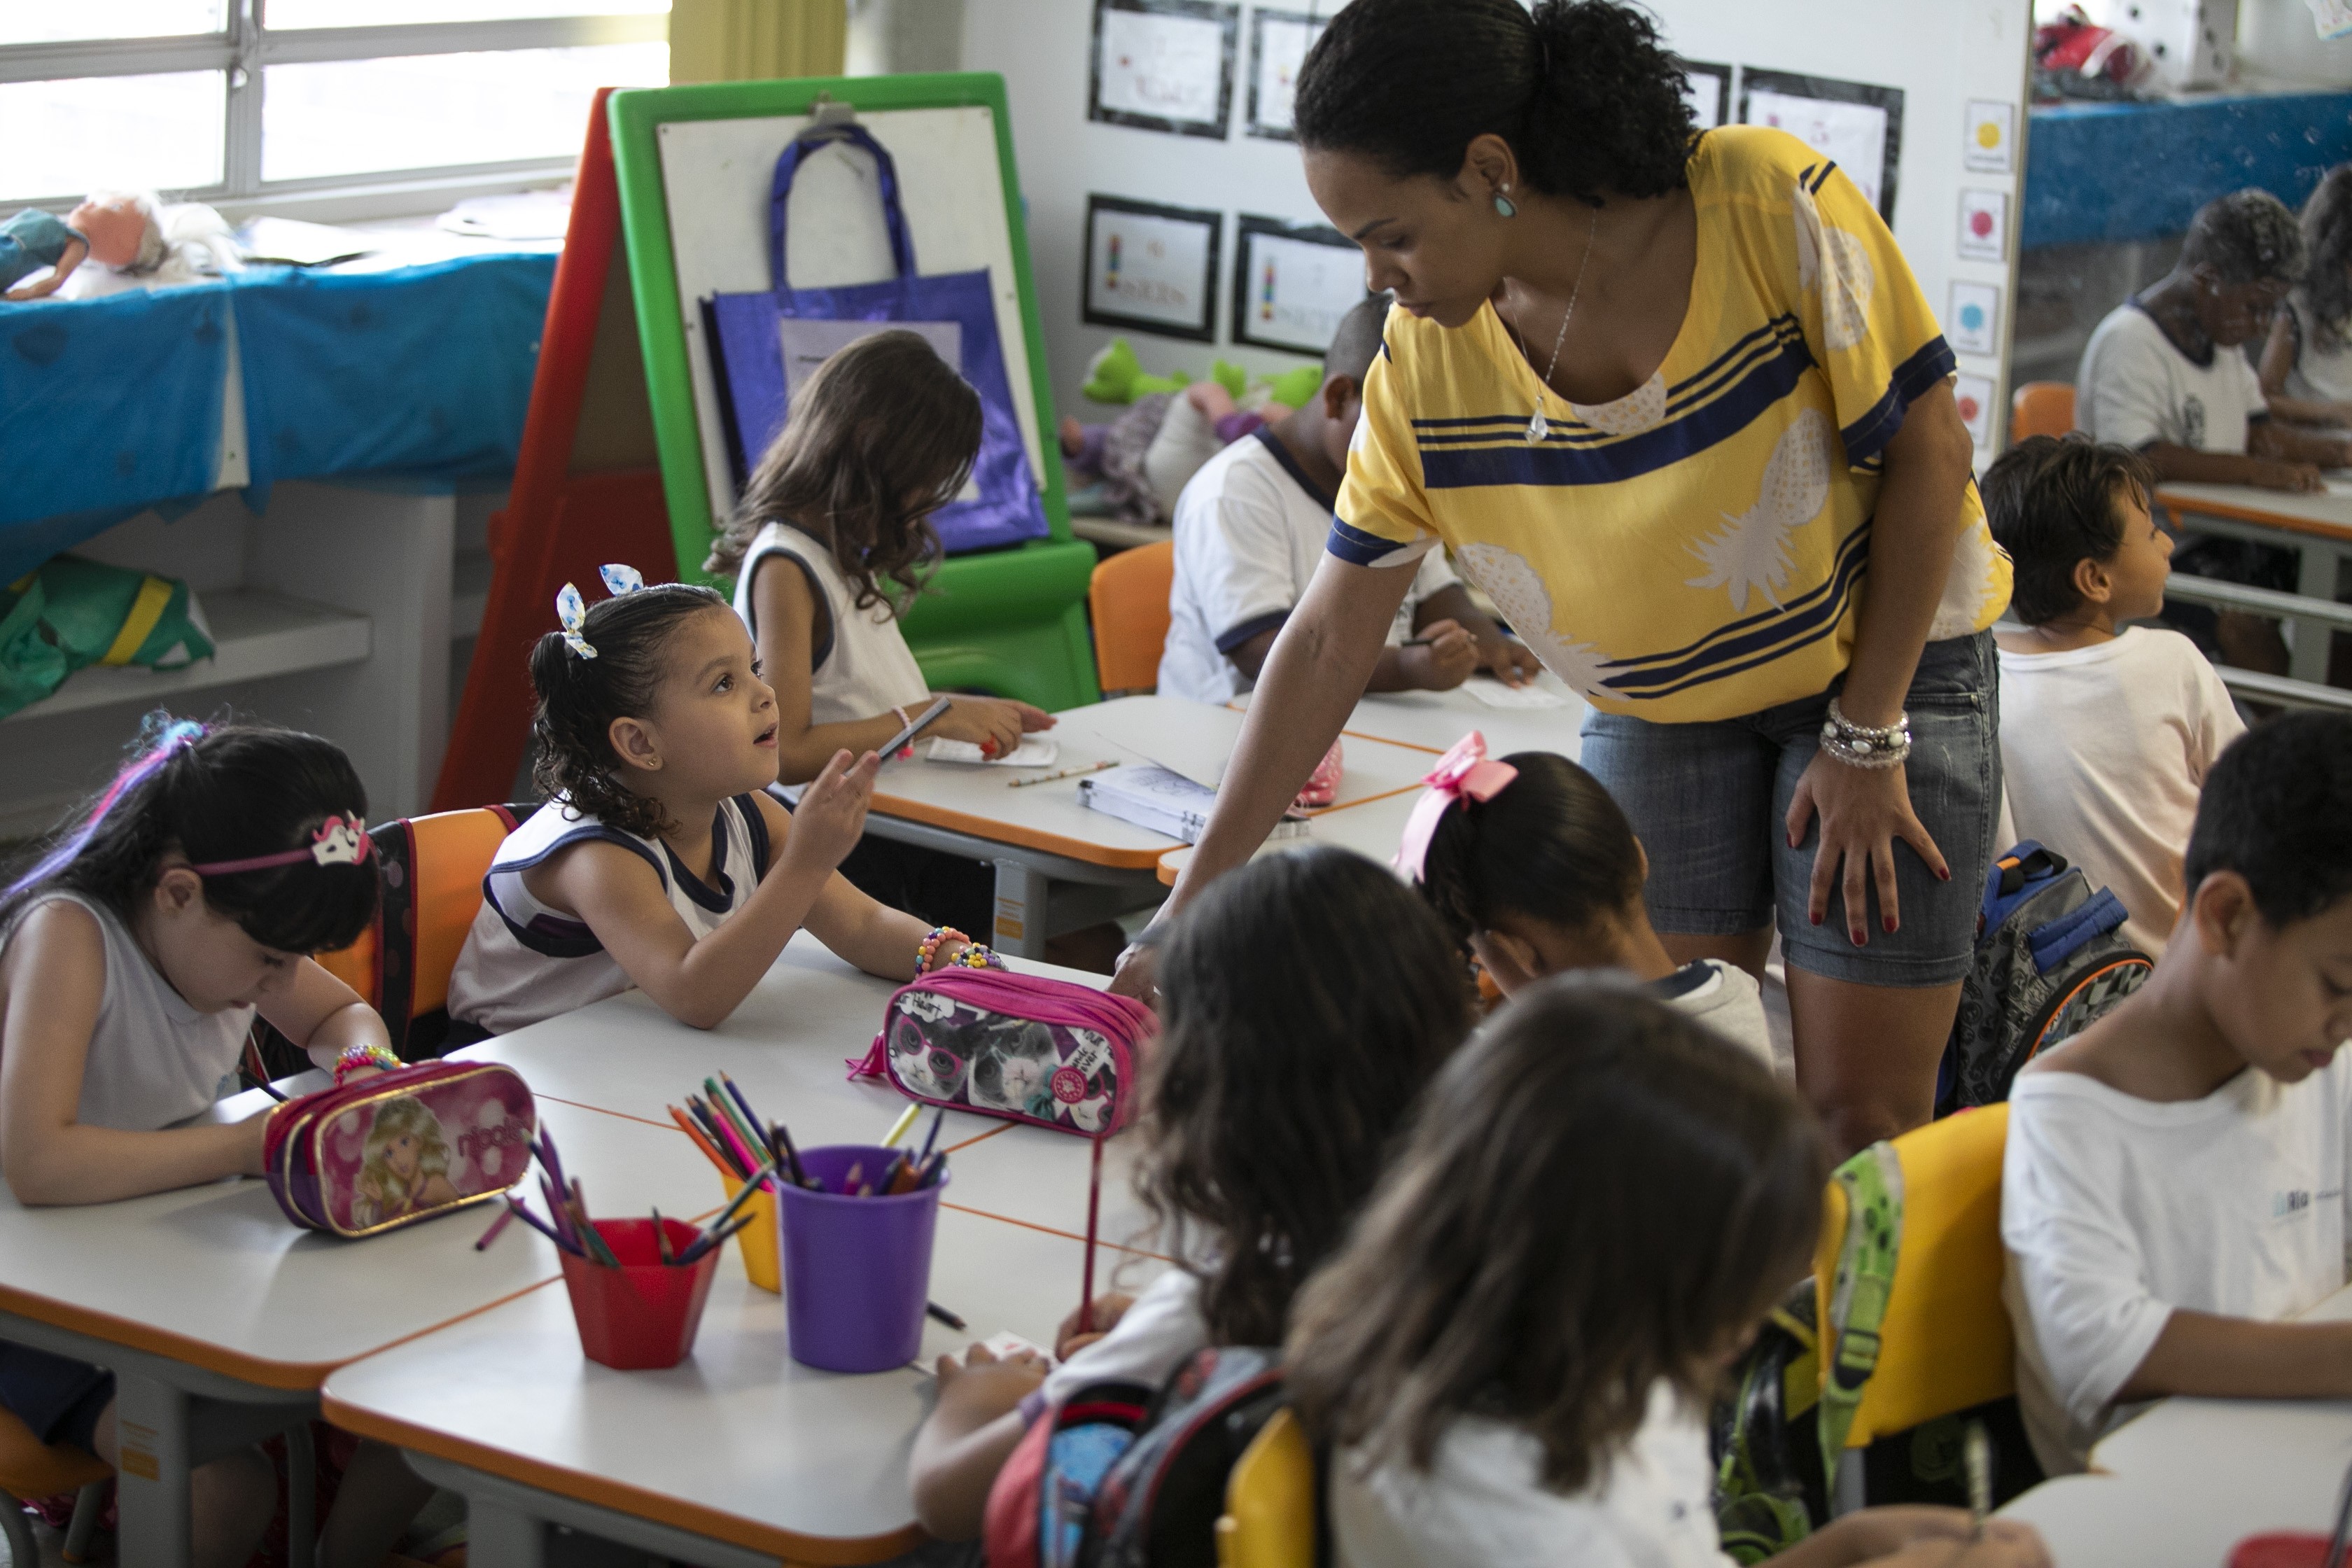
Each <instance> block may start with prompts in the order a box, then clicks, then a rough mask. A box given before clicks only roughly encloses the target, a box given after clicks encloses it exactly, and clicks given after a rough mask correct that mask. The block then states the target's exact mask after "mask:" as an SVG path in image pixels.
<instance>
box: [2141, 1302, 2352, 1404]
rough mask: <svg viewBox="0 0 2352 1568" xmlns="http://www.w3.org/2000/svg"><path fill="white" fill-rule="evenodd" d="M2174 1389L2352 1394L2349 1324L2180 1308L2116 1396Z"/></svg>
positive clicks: (2225, 1395)
mask: <svg viewBox="0 0 2352 1568" xmlns="http://www.w3.org/2000/svg"><path fill="white" fill-rule="evenodd" d="M2167 1394H2200V1395H2203V1396H2205V1397H2208V1398H2218V1399H2345V1398H2352V1322H2336V1323H2265V1322H2260V1321H2255V1320H2254V1319H2252V1318H2225V1317H2222V1316H2221V1315H2219V1314H2217V1313H2213V1312H2191V1311H2189V1310H2186V1309H2183V1308H2179V1307H2175V1308H2174V1309H2173V1310H2172V1313H2171V1315H2170V1316H2169V1317H2168V1318H2166V1319H2165V1321H2164V1331H2163V1332H2162V1333H2159V1334H2158V1335H2157V1336H2156V1343H2155V1344H2153V1345H2151V1346H2149V1347H2148V1352H2147V1356H2146V1357H2145V1358H2143V1359H2142V1360H2141V1362H2140V1363H2139V1366H2138V1367H2137V1369H2136V1370H2135V1371H2134V1372H2133V1373H2132V1374H2131V1376H2130V1377H2129V1378H2128V1379H2126V1381H2125V1383H2124V1385H2123V1387H2122V1388H2121V1389H2120V1390H2118V1391H2117V1392H2116V1401H2117V1402H2118V1403H2129V1402H2131V1401H2134V1400H2139V1399H2158V1398H2161V1397H2163V1396H2165V1395H2167Z"/></svg>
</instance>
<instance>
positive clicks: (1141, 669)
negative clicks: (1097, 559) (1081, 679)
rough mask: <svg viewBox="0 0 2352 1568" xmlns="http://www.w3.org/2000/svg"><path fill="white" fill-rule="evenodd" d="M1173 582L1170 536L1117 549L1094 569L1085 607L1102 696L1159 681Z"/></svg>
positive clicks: (1173, 556)
mask: <svg viewBox="0 0 2352 1568" xmlns="http://www.w3.org/2000/svg"><path fill="white" fill-rule="evenodd" d="M1175 581H1176V544H1175V542H1174V541H1173V540H1161V541H1160V542H1157V543H1153V544H1146V545H1142V546H1140V547H1139V548H1137V549H1134V550H1122V551H1120V552H1118V554H1116V555H1112V556H1108V557H1106V558H1105V559H1104V560H1103V561H1102V562H1101V563H1099V564H1097V566H1096V567H1095V574H1094V577H1093V579H1092V581H1090V582H1089V583H1088V584H1087V613H1088V614H1089V615H1091V616H1093V617H1094V623H1095V670H1096V675H1097V683H1098V684H1099V685H1100V686H1101V687H1102V693H1103V695H1104V696H1105V697H1111V696H1115V695H1117V694H1118V693H1120V692H1128V691H1150V690H1151V689H1153V688H1155V687H1157V686H1158V685H1159V684H1160V647H1161V645H1163V644H1165V643H1166V642H1167V640H1168V590H1169V589H1170V588H1171V586H1173V585H1174V584H1175Z"/></svg>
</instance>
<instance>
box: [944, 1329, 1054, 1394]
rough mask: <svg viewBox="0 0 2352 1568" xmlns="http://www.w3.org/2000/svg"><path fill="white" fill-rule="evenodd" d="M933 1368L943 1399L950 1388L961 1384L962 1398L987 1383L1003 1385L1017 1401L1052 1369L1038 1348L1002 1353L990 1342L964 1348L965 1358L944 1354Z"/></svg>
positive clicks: (977, 1390) (995, 1385)
mask: <svg viewBox="0 0 2352 1568" xmlns="http://www.w3.org/2000/svg"><path fill="white" fill-rule="evenodd" d="M932 1370H933V1371H934V1372H936V1373H938V1374H939V1379H940V1401H941V1402H942V1403H944V1402H945V1401H946V1400H947V1398H948V1391H949V1390H950V1389H951V1388H955V1387H957V1386H958V1385H959V1384H961V1385H962V1386H963V1389H964V1392H963V1393H962V1394H958V1395H957V1397H958V1398H959V1399H963V1398H969V1397H971V1396H972V1395H973V1394H977V1393H979V1392H980V1391H981V1389H982V1385H986V1386H987V1387H988V1388H989V1389H992V1390H996V1389H1001V1390H1002V1391H1003V1394H1006V1395H1009V1396H1010V1399H1011V1402H1012V1403H1013V1404H1016V1405H1017V1404H1019V1403H1020V1402H1021V1400H1022V1399H1023V1398H1024V1397H1026V1396H1027V1394H1028V1393H1029V1390H1030V1389H1033V1388H1034V1387H1036V1386H1037V1385H1038V1384H1041V1383H1043V1382H1045V1373H1046V1371H1047V1370H1048V1369H1047V1366H1046V1363H1045V1357H1044V1356H1041V1355H1039V1354H1038V1353H1037V1352H1035V1351H1030V1350H1019V1351H1014V1352H1012V1353H1010V1354H1008V1355H1003V1356H1000V1355H998V1354H997V1353H996V1352H994V1351H992V1350H990V1349H989V1348H988V1347H987V1346H986V1345H981V1344H976V1345H973V1346H971V1347H970V1348H969V1349H967V1350H966V1351H965V1352H964V1354H963V1359H962V1360H961V1361H959V1360H957V1359H956V1357H954V1356H953V1355H943V1356H941V1357H940V1359H939V1363H938V1364H937V1365H936V1366H935V1367H934V1368H933V1369H932Z"/></svg>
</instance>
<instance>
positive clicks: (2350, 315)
mask: <svg viewBox="0 0 2352 1568" xmlns="http://www.w3.org/2000/svg"><path fill="white" fill-rule="evenodd" d="M2303 243H2304V250H2305V257H2306V261H2305V269H2304V274H2303V282H2302V283H2301V284H2300V285H2299V286H2297V288H2296V289H2295V302H2296V303H2297V304H2299V305H2301V306H2302V307H2303V309H2302V311H2301V315H2302V317H2303V324H2305V325H2306V326H2307V327H2308V328H2309V330H2310V331H2311V335H2312V338H2313V340H2314V346H2315V347H2316V348H2318V349H2320V350H2322V351H2323V352H2325V353H2334V352H2335V351H2336V350H2338V349H2340V348H2342V347H2343V346H2344V344H2345V342H2346V341H2347V338H2352V331H2347V328H2352V163H2338V164H2336V167H2334V168H2333V169H2330V170H2328V171H2327V173H2326V175H2325V176H2323V177H2322V178H2321V180H2320V182H2319V185H2318V188H2317V189H2315V190H2314V191H2313V192H2312V193H2311V199H2310V200H2309V201H2307V202H2305V203H2304V204H2303Z"/></svg>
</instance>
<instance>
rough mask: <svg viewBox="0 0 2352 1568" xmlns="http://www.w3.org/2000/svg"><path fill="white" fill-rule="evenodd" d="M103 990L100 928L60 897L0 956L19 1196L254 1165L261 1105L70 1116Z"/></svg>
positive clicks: (7, 1100) (5, 1161)
mask: <svg viewBox="0 0 2352 1568" xmlns="http://www.w3.org/2000/svg"><path fill="white" fill-rule="evenodd" d="M105 997H106V938H105V935H104V934H103V933H102V932H101V931H100V930H99V926H98V921H96V920H95V919H93V918H92V917H91V915H90V914H89V911H88V910H82V909H79V908H76V907H75V906H74V905H71V904H68V903H62V902H58V903H50V904H46V905H44V906H42V907H41V908H39V909H37V910H34V911H33V912H32V913H31V914H30V915H27V916H26V918H25V921H24V923H23V924H22V925H20V926H18V927H17V928H16V935H15V937H14V938H13V939H12V940H11V941H10V942H9V943H8V948H7V952H6V954H5V958H0V1005H5V1014H0V1172H5V1174H6V1176H7V1181H8V1186H9V1189H10V1190H11V1191H13V1192H14V1193H15V1194H16V1198H17V1201H18V1202H20V1203H24V1204H28V1205H40V1204H102V1203H110V1202H112V1201H113V1200H115V1199H117V1198H131V1197H137V1196H139V1195H141V1194H145V1193H160V1192H165V1191H168V1190H170V1189H172V1188H173V1187H187V1186H194V1185H195V1184H197V1183H200V1182H212V1181H218V1180H219V1179H220V1178H221V1177H223V1176H233V1175H236V1174H238V1173H245V1174H247V1175H258V1174H259V1173H260V1171H261V1141H262V1132H263V1130H264V1127H265V1124H266V1123H267V1121H268V1117H267V1116H266V1115H264V1116H255V1117H251V1118H248V1119H247V1120H246V1121H240V1122H236V1123H233V1124H230V1125H226V1126H205V1127H177V1128H171V1129H168V1130H166V1131H160V1132H126V1131H118V1130H117V1129H114V1128H111V1127H86V1126H84V1125H82V1124H81V1122H80V1121H79V1120H77V1118H78V1117H79V1114H80V1106H81V1080H82V1070H83V1068H84V1066H85V1064H87V1062H88V1061H89V1037H90V1033H91V1031H92V1030H94V1029H95V1028H96V1027H97V1026H98V1010H99V1007H100V1004H101V1003H103V1002H104V1000H105ZM379 1027H380V1026H379ZM156 1048H157V1049H159V1050H160V1049H162V1048H163V1047H162V1046H161V1045H160V1044H159V1045H158V1047H156Z"/></svg>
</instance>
